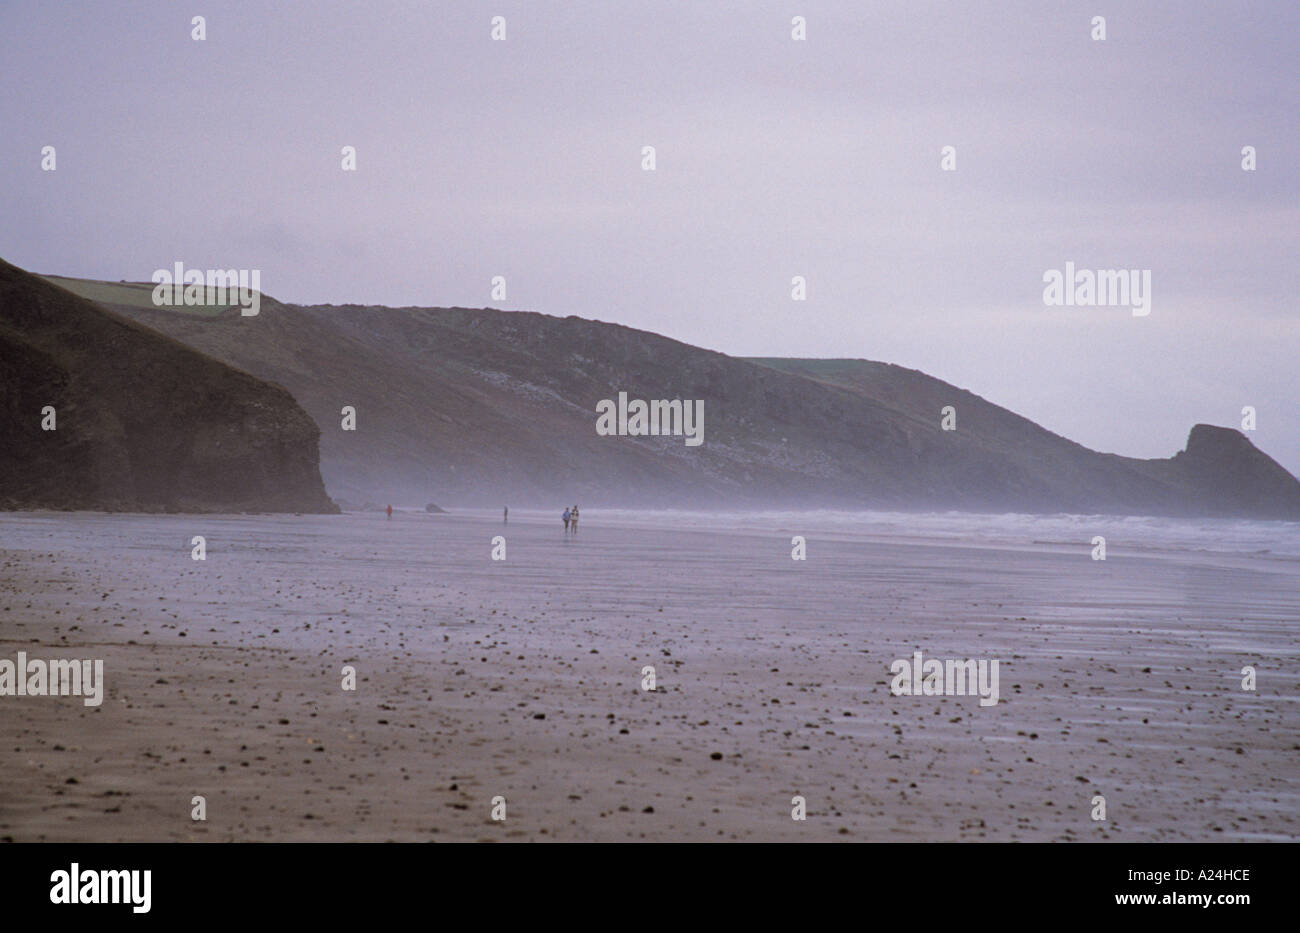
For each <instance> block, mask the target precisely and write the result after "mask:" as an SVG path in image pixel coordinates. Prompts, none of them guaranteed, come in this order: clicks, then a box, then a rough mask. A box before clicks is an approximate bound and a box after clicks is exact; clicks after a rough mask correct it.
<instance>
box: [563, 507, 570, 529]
mask: <svg viewBox="0 0 1300 933" xmlns="http://www.w3.org/2000/svg"><path fill="white" fill-rule="evenodd" d="M564 533H565V534H566V535H567V534H568V533H569V510H568V509H565V510H564Z"/></svg>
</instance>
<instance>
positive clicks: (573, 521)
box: [569, 505, 578, 535]
mask: <svg viewBox="0 0 1300 933" xmlns="http://www.w3.org/2000/svg"><path fill="white" fill-rule="evenodd" d="M569 524H570V526H572V528H573V533H574V534H575V535H576V534H577V533H578V507H577V506H576V505H575V506H574V507H573V511H572V512H571V513H570V514H569Z"/></svg>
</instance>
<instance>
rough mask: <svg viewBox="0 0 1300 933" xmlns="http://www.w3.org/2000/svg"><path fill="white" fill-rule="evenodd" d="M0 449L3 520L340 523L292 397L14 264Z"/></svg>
mask: <svg viewBox="0 0 1300 933" xmlns="http://www.w3.org/2000/svg"><path fill="white" fill-rule="evenodd" d="M50 426H52V427H53V430H46V428H47V427H50ZM0 436H2V437H3V438H4V443H3V444H0V508H6V509H28V508H51V509H99V510H111V511H196V512H215V511H220V512H239V511H256V512H335V511H337V508H336V507H335V506H334V503H333V502H331V501H330V499H329V497H328V496H327V495H326V493H325V487H324V484H323V483H322V481H321V477H320V468H319V459H318V458H319V452H318V446H317V440H318V437H319V430H318V428H317V427H316V424H315V422H313V421H312V419H311V418H310V416H308V415H307V414H306V413H305V412H304V411H303V410H302V409H301V408H300V407H299V406H298V404H297V403H296V402H295V401H294V399H293V397H292V396H291V395H290V394H289V393H288V392H287V391H286V390H285V389H283V388H282V387H280V386H278V385H272V384H270V383H267V382H264V381H262V380H260V379H257V378H255V377H253V376H251V375H249V374H248V373H246V372H241V371H239V370H238V369H234V368H232V367H231V366H229V365H227V364H225V363H222V362H218V361H217V360H214V359H211V358H210V357H207V356H204V355H203V354H202V353H200V352H198V351H196V350H194V349H192V348H191V347H188V346H185V345H183V344H181V343H179V342H177V341H175V340H172V339H171V338H169V337H166V336H163V335H161V334H159V333H157V332H156V331H154V330H151V329H149V328H147V327H144V326H141V325H140V324H137V323H135V322H132V321H129V320H127V319H125V318H123V317H121V316H119V315H118V314H115V313H113V312H112V311H110V310H107V309H105V308H104V307H102V306H100V305H97V304H94V303H92V302H90V301H87V300H85V299H83V298H81V297H78V296H77V295H75V294H72V293H71V292H69V291H66V290H65V289H63V288H59V287H57V286H55V285H52V284H51V283H49V282H47V281H46V280H44V279H42V278H39V277H37V276H34V275H31V274H29V273H27V272H24V271H23V270H21V269H18V268H17V267H15V266H12V265H10V264H8V263H6V262H4V261H3V260H0Z"/></svg>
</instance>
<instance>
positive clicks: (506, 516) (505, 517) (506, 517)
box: [501, 505, 510, 525]
mask: <svg viewBox="0 0 1300 933" xmlns="http://www.w3.org/2000/svg"><path fill="white" fill-rule="evenodd" d="M501 524H503V525H509V524H510V506H508V505H507V506H506V508H505V511H504V512H502V513H501Z"/></svg>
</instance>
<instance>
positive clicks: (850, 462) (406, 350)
mask: <svg viewBox="0 0 1300 933" xmlns="http://www.w3.org/2000/svg"><path fill="white" fill-rule="evenodd" d="M92 286H93V290H94V294H95V295H96V296H97V300H101V301H109V302H110V305H109V306H110V307H113V308H114V309H116V310H119V311H120V312H121V313H123V314H127V315H130V316H131V317H132V318H134V319H135V320H137V321H140V322H141V323H144V324H146V325H148V326H149V327H152V328H155V329H157V330H159V331H161V332H163V333H165V334H168V335H170V336H172V337H175V338H176V339H178V340H180V341H182V342H184V343H186V344H189V345H191V346H193V347H195V348H197V349H199V350H201V351H203V352H204V353H206V354H209V355H211V356H213V357H215V358H217V359H220V360H224V361H226V362H228V363H230V364H232V365H235V366H238V367H240V368H241V369H245V370H247V371H248V372H251V373H253V374H254V375H256V376H258V377H261V378H264V379H269V380H273V381H275V382H278V383H280V384H282V385H284V386H285V387H287V388H288V389H289V390H290V391H291V392H292V393H293V395H294V397H295V398H296V399H297V400H298V402H299V403H300V404H301V405H302V406H303V407H304V408H305V409H306V410H307V411H308V412H309V413H311V415H312V416H313V417H314V418H315V419H316V421H317V423H318V424H319V425H320V428H321V432H322V434H321V471H322V473H323V474H324V477H325V481H326V484H327V485H328V487H329V489H330V491H331V493H333V494H334V495H336V496H339V497H345V498H347V499H349V500H352V501H355V502H362V501H366V500H375V501H393V502H398V503H404V504H408V505H413V506H420V505H422V504H423V503H425V502H428V501H430V500H433V501H436V502H439V503H443V504H455V505H482V506H494V507H498V508H499V507H500V506H501V505H502V504H504V503H508V504H510V505H534V504H549V505H556V504H558V505H559V506H563V505H564V504H565V503H571V502H574V501H577V502H581V503H582V504H583V505H590V506H606V507H612V506H628V507H630V506H659V507H688V506H689V507H709V506H714V507H762V508H790V507H812V506H826V507H838V508H845V507H847V508H865V507H870V508H921V509H968V510H980V511H1020V512H1063V511H1068V512H1084V513H1096V512H1111V513H1121V514H1186V515H1252V516H1263V517H1271V518H1300V483H1297V481H1296V480H1295V479H1294V478H1293V477H1291V476H1290V475H1289V474H1288V473H1286V471H1285V470H1283V469H1282V468H1281V467H1280V466H1278V465H1277V464H1276V463H1274V462H1273V461H1272V460H1270V459H1269V458H1268V457H1266V456H1265V455H1264V454H1262V453H1260V452H1259V451H1257V450H1256V449H1255V448H1254V447H1253V446H1252V445H1251V444H1250V442H1249V441H1247V440H1246V439H1245V438H1244V437H1242V436H1241V435H1239V434H1236V432H1232V431H1225V432H1224V433H1223V434H1218V433H1215V432H1218V431H1223V430H1224V429H1211V428H1208V427H1204V428H1203V427H1202V426H1198V427H1197V429H1196V430H1195V431H1193V436H1192V439H1191V441H1190V442H1189V451H1188V452H1187V453H1185V454H1181V455H1179V456H1178V457H1174V458H1171V459H1168V460H1137V459H1132V458H1127V457H1119V456H1115V455H1111V454H1101V453H1097V452H1095V451H1092V450H1089V449H1087V448H1085V447H1082V446H1081V445H1079V444H1076V443H1074V442H1072V441H1069V440H1067V439H1066V438H1063V437H1060V436H1059V435H1056V434H1053V433H1051V432H1050V431H1047V430H1044V429H1043V428H1041V427H1039V426H1038V425H1036V424H1034V423H1033V422H1031V421H1029V420H1027V419H1025V418H1022V417H1021V416H1019V415H1016V414H1015V413H1014V412H1010V411H1007V410H1006V409H1004V408H1000V407H999V406H997V405H994V404H992V403H990V402H988V401H986V400H984V399H982V398H980V397H978V396H976V395H974V394H972V393H970V392H966V391H965V390H962V389H959V388H957V387H955V386H952V385H949V384H948V383H945V382H943V381H941V380H938V379H935V378H933V377H931V376H927V375H926V374H924V373H920V372H916V371H914V370H907V369H903V368H902V367H898V366H892V365H889V364H886V363H876V362H870V361H866V360H788V359H761V360H760V359H753V360H750V359H738V358H734V357H729V356H726V355H724V354H721V353H715V352H712V351H708V350H702V349H699V348H697V347H692V346H688V345H686V344H683V343H680V342H678V341H675V340H671V339H668V338H666V337H661V336H659V335H657V334H652V333H647V332H645V331H638V330H633V329H632V328H628V327H623V326H621V325H617V324H606V323H601V322H598V321H588V320H582V319H579V318H576V317H567V318H557V317H551V316H548V315H542V314H536V313H531V312H501V311H493V310H488V309H469V308H444V309H435V308H382V307H361V306H342V307H339V306H324V307H312V308H308V307H299V306H293V305H283V304H279V303H277V302H275V301H273V300H271V299H269V298H266V297H265V296H264V297H263V303H262V313H261V314H260V315H258V316H257V317H247V318H241V317H240V316H239V315H238V313H237V312H234V311H229V312H225V313H220V314H215V315H209V316H199V315H194V314H183V313H177V312H174V311H168V310H162V309H158V308H155V307H153V306H152V305H151V304H150V303H148V302H147V301H140V300H139V290H138V289H136V290H135V291H134V292H133V291H132V287H131V286H120V287H116V292H114V291H113V290H112V289H107V290H106V286H107V283H88V287H92ZM70 287H71V286H70ZM620 391H624V392H627V393H628V396H629V397H630V398H641V399H647V400H649V399H676V398H680V399H702V400H704V438H705V442H704V444H703V445H701V446H699V447H688V446H686V445H685V444H684V442H683V439H682V438H681V437H604V436H599V435H598V434H597V432H596V429H595V426H596V406H597V404H598V403H599V402H600V401H601V400H603V399H616V398H617V396H618V393H619V392H620ZM946 405H952V406H954V407H955V408H956V410H957V430H955V431H943V430H941V426H940V410H941V409H942V408H943V407H944V406H946ZM344 406H352V407H354V408H355V409H356V413H357V416H356V417H357V424H356V428H357V429H356V430H355V431H344V430H342V427H341V412H342V409H343V407H344ZM1228 435H1235V438H1233V437H1229V436H1228ZM1227 485H1230V486H1231V488H1226V486H1227Z"/></svg>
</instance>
